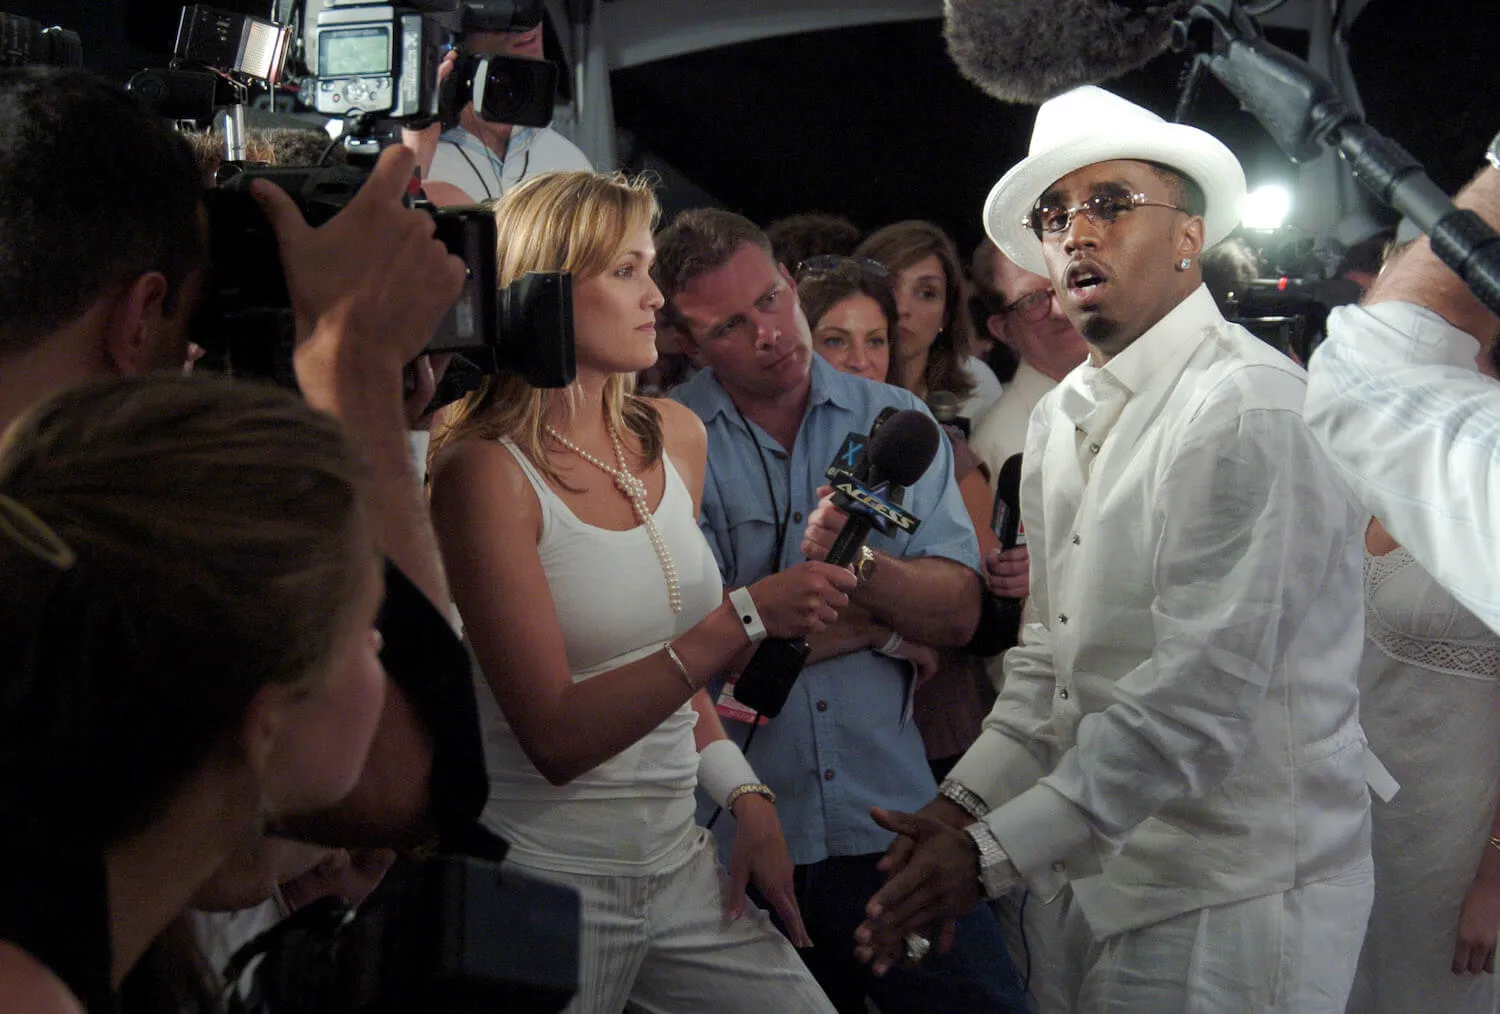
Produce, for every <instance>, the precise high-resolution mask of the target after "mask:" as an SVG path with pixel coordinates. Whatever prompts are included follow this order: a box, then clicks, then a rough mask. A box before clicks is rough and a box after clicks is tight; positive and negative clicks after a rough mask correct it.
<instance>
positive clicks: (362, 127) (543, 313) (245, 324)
mask: <svg viewBox="0 0 1500 1014" xmlns="http://www.w3.org/2000/svg"><path fill="white" fill-rule="evenodd" d="M302 6H303V5H302V4H300V3H294V4H291V5H289V15H290V17H291V19H292V20H293V21H296V20H297V19H299V18H300V17H301V13H300V9H301V8H302ZM458 11H459V8H458V5H457V3H456V0H428V3H427V5H426V7H425V8H422V9H418V8H416V7H409V8H405V7H403V8H397V7H392V6H391V5H389V4H371V3H363V2H361V3H353V2H350V0H334V2H333V3H331V4H329V5H328V6H327V7H325V8H324V9H322V10H321V11H320V12H319V13H318V17H317V27H316V28H315V29H314V31H313V35H312V39H313V45H314V47H315V51H316V52H317V55H318V59H319V61H320V64H319V67H318V69H319V72H320V73H319V75H318V76H314V77H313V78H312V79H311V81H312V82H313V84H312V85H311V87H310V89H309V88H308V87H304V94H305V95H306V94H312V95H313V97H314V98H315V99H316V98H318V97H320V96H321V97H324V98H326V99H327V101H328V102H329V103H331V106H330V107H329V108H322V107H319V111H321V112H324V113H328V112H330V111H332V112H338V113H341V114H343V115H346V116H347V117H348V123H347V124H346V130H345V134H344V138H343V139H342V140H341V142H340V143H343V144H344V145H345V148H346V151H347V159H348V163H349V164H347V165H319V166H283V167H266V166H250V165H246V164H245V163H244V161H243V159H244V119H243V117H244V108H245V101H246V97H247V95H248V93H249V91H250V89H251V88H252V87H255V86H257V85H260V86H264V87H267V88H270V87H274V86H275V85H276V83H277V82H278V81H280V80H281V79H282V77H283V75H284V72H285V68H286V63H287V59H288V54H289V52H290V50H291V41H292V38H293V36H294V35H295V34H296V33H295V32H294V31H293V30H292V29H290V28H288V27H284V26H283V25H281V24H278V23H277V22H273V21H269V20H266V19H264V18H253V17H249V16H247V15H244V14H239V13H235V12H230V11H223V10H218V9H215V8H210V7H204V6H197V5H195V6H189V7H185V8H183V11H182V16H181V19H180V21H179V24H178V30H177V42H176V46H175V48H174V59H173V66H172V67H171V68H168V69H165V70H146V71H142V72H141V73H139V74H137V75H136V76H135V78H133V79H132V81H131V88H132V90H133V91H136V92H137V93H138V94H142V95H145V96H155V97H157V98H158V100H159V101H158V102H156V103H155V108H156V109H157V111H158V112H160V113H161V114H162V115H164V116H168V117H170V118H173V119H191V120H195V121H203V120H207V119H208V118H209V117H211V116H212V115H213V112H214V110H215V108H220V107H225V108H227V109H228V113H229V115H228V117H227V121H226V126H227V130H226V134H227V136H226V148H227V151H226V163H225V168H224V169H223V170H221V178H220V185H219V186H218V187H217V188H215V189H214V190H212V191H210V192H209V194H208V195H207V197H206V201H207V204H208V212H209V216H208V217H209V235H210V242H211V245H212V254H213V265H214V272H213V277H212V280H211V282H210V285H209V290H208V298H207V299H206V300H205V301H204V306H203V309H202V311H201V312H200V314H199V317H198V319H197V321H195V324H194V329H193V338H194V341H195V342H197V344H199V345H200V346H202V347H203V348H204V349H205V350H206V353H207V354H206V356H205V357H204V359H203V360H201V365H202V367H203V368H205V369H215V370H219V371H222V372H226V373H231V374H233V375H235V376H242V377H255V378H260V379H270V380H274V381H276V382H278V383H282V384H285V385H288V386H294V384H295V380H294V377H293V373H292V360H291V353H292V345H293V340H294V334H293V322H292V318H291V311H290V305H289V300H288V296H287V292H286V280H285V278H284V276H283V275H282V273H281V268H280V258H279V256H278V251H277V247H276V237H275V234H274V233H273V232H272V230H271V227H270V223H269V222H268V221H267V220H266V218H265V216H264V214H263V213H262V212H261V210H260V207H259V205H257V204H256V203H255V202H254V199H253V198H252V197H251V196H250V193H249V187H250V184H251V182H252V181H254V180H256V179H267V180H269V181H270V182H272V183H275V184H276V185H278V186H280V187H281V188H282V189H283V190H285V191H286V192H287V193H288V194H289V195H290V196H291V197H292V199H293V200H294V201H296V203H297V205H298V207H299V208H300V209H301V210H302V213H303V215H304V217H306V218H307V220H308V222H309V223H310V224H312V225H315V226H316V225H321V224H322V223H324V222H326V221H327V220H328V219H330V218H332V217H333V216H334V215H336V214H337V213H338V212H339V211H340V210H341V209H342V208H343V207H344V206H345V205H347V204H348V203H349V201H350V199H352V198H353V196H354V194H355V193H356V192H357V191H358V190H359V188H360V186H361V185H362V184H363V183H364V181H365V179H366V178H367V176H368V168H369V167H370V166H372V165H373V164H374V161H375V158H376V156H377V155H378V151H379V148H380V147H381V145H382V142H383V141H385V140H390V139H393V138H394V134H395V131H396V129H397V127H398V126H399V124H400V123H401V122H402V121H403V120H404V119H406V120H409V119H413V118H416V119H421V118H424V117H426V116H429V115H430V114H431V113H433V112H434V111H435V110H436V95H437V89H436V76H437V65H436V62H435V57H434V53H436V52H437V51H438V49H439V48H440V47H441V45H443V44H445V43H446V41H447V40H448V38H449V30H448V27H447V26H448V24H449V23H450V22H452V21H453V20H454V19H456V18H457V17H458ZM377 51H378V55H379V59H375V57H374V56H373V55H372V54H377ZM520 62H523V63H529V62H531V61H520ZM192 68H196V69H192ZM356 71H357V73H356ZM346 72H347V73H346ZM367 72H368V73H367ZM325 86H326V87H325ZM475 87H476V88H477V87H479V85H477V84H476V85H475ZM548 102H549V104H550V93H549V97H548ZM549 109H550V106H549ZM332 149H333V145H332V144H330V146H329V151H328V152H327V154H329V155H331V154H332ZM325 160H326V155H325ZM423 207H424V210H426V211H428V213H429V214H431V215H432V216H433V219H434V220H435V222H436V224H437V237H438V238H439V239H441V240H442V241H443V243H444V244H445V245H446V246H447V247H448V250H449V252H451V253H453V254H454V255H455V256H457V257H458V258H459V259H460V260H462V261H463V262H464V264H465V265H466V267H467V269H468V276H467V278H466V280H465V282H464V287H463V291H462V293H461V294H460V296H459V298H458V301H457V302H456V303H455V304H454V306H453V308H452V309H451V310H450V311H449V312H448V314H447V316H446V317H445V318H444V319H443V322H442V323H441V324H440V325H439V327H438V330H437V333H436V334H435V335H434V337H433V340H432V341H431V342H430V343H429V345H428V347H427V351H428V352H435V353H436V352H455V353H461V354H462V370H461V373H462V374H463V375H464V376H466V377H467V378H468V382H469V383H470V384H473V379H472V376H473V374H474V373H476V372H477V373H481V374H482V373H493V372H495V371H497V370H500V369H506V370H511V371H514V372H517V373H519V374H521V375H522V376H523V377H525V378H526V379H527V380H528V381H529V382H530V383H532V384H533V385H535V386H537V387H564V386H566V385H567V384H569V383H571V382H572V379H573V375H574V372H575V365H574V356H573V305H572V282H571V279H570V278H569V277H568V276H567V275H564V274H560V273H533V274H528V275H526V276H524V277H522V278H520V279H517V280H516V281H515V282H514V283H513V284H511V285H510V286H509V287H508V288H507V289H506V290H505V291H504V292H498V291H497V288H498V285H497V279H496V248H497V240H496V235H495V225H494V219H493V217H492V216H491V215H489V214H488V213H485V212H482V211H478V210H475V209H438V208H435V207H432V206H431V205H424V206H423ZM443 403H444V402H443V401H442V400H436V399H435V400H434V402H433V404H434V407H436V406H438V405H441V404H443Z"/></svg>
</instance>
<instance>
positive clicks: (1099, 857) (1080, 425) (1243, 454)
mask: <svg viewBox="0 0 1500 1014" xmlns="http://www.w3.org/2000/svg"><path fill="white" fill-rule="evenodd" d="M1304 387H1305V384H1304V374H1303V373H1302V371H1301V370H1300V369H1298V367H1297V366H1296V365H1294V364H1293V363H1292V362H1291V361H1290V360H1288V359H1286V358H1285V357H1284V356H1282V355H1280V354H1279V353H1277V352H1275V351H1274V350H1272V349H1271V348H1270V347H1269V346H1267V345H1265V344H1263V343H1262V342H1260V341H1258V340H1257V339H1256V338H1255V337H1253V336H1252V335H1250V334H1249V332H1247V331H1245V330H1244V329H1243V328H1240V327H1237V326H1235V325H1231V324H1229V323H1227V322H1226V321H1225V320H1224V319H1223V318H1222V317H1221V316H1220V315H1219V312H1218V310H1217V309H1216V308H1215V306H1214V302H1213V299H1212V297H1211V296H1210V295H1209V293H1208V290H1207V289H1206V288H1199V289H1198V290H1197V291H1196V292H1194V293H1193V294H1192V295H1190V296H1189V297H1188V298H1187V299H1185V300H1184V301H1183V302H1182V303H1180V304H1179V305H1178V306H1177V307H1176V308H1175V309H1173V310H1172V312H1170V313H1169V314H1168V315H1167V316H1166V317H1164V318H1163V319H1162V320H1161V321H1160V322H1159V323H1158V324H1157V325H1156V326H1155V327H1153V328H1152V329H1151V330H1150V331H1148V332H1147V333H1146V334H1145V335H1143V336H1142V337H1141V338H1140V339H1138V340H1137V341H1136V342H1135V343H1133V344H1132V345H1131V346H1130V347H1129V348H1128V349H1126V350H1125V351H1124V352H1123V353H1121V354H1120V355H1119V356H1116V357H1115V358H1114V359H1113V360H1111V361H1110V362H1109V363H1108V364H1106V365H1105V366H1103V367H1102V368H1095V367H1092V366H1090V365H1088V364H1087V363H1085V364H1084V365H1082V366H1080V367H1079V368H1078V369H1076V370H1074V371H1073V372H1072V373H1071V374H1069V375H1068V377H1067V378H1065V379H1064V380H1063V382H1062V383H1061V384H1060V385H1059V386H1058V387H1057V389H1055V390H1054V391H1053V392H1052V393H1050V394H1049V395H1047V397H1046V398H1044V399H1043V400H1042V402H1041V403H1040V404H1039V405H1038V406H1037V410H1036V412H1035V414H1034V415H1033V417H1032V421H1031V426H1030V430H1029V433H1028V437H1027V443H1026V450H1025V459H1024V460H1025V465H1024V469H1023V472H1022V484H1021V513H1022V517H1023V520H1024V523H1025V525H1026V531H1027V535H1028V541H1029V544H1030V546H1031V552H1032V556H1031V564H1032V565H1031V595H1032V598H1033V600H1034V601H1035V603H1036V605H1037V609H1038V614H1039V615H1040V616H1041V617H1042V620H1041V622H1039V623H1033V624H1030V625H1028V626H1027V627H1026V629H1025V631H1024V633H1023V637H1022V643H1021V644H1020V645H1019V646H1018V647H1016V648H1013V649H1011V651H1010V652H1009V654H1008V655H1007V657H1006V664H1005V670H1006V673H1005V676H1006V684H1005V690H1004V693H1003V694H1002V695H1001V697H1000V699H999V700H998V701H997V702H996V704H995V707H994V710H993V711H992V712H991V714H990V715H989V717H988V718H987V719H986V721H985V727H984V731H983V733H982V734H981V736H980V739H979V741H978V742H977V743H976V744H975V745H974V747H973V748H971V749H970V750H969V752H968V753H967V754H966V755H965V756H964V758H963V760H962V761H960V762H959V764H958V766H957V767H956V768H955V769H954V771H953V773H952V777H953V778H954V779H956V780H957V781H958V782H960V783H961V784H962V785H964V786H965V787H967V788H969V789H970V790H971V791H974V792H976V793H978V795H979V796H980V797H981V798H982V799H984V800H985V801H986V803H988V805H989V806H991V807H992V808H993V809H992V810H991V812H990V813H989V815H988V816H987V817H986V818H985V820H986V821H987V823H988V824H989V825H990V827H991V829H992V830H993V831H994V832H995V835H996V837H997V838H998V839H999V841H1000V843H1001V844H1002V846H1004V848H1005V850H1006V852H1007V853H1008V854H1009V856H1010V858H1011V859H1012V861H1013V862H1014V863H1015V865H1016V867H1017V869H1018V870H1019V871H1020V873H1021V875H1022V877H1023V878H1024V879H1025V880H1026V882H1027V884H1028V886H1029V887H1030V888H1031V889H1032V890H1033V891H1035V892H1036V893H1037V894H1038V895H1039V896H1040V897H1041V898H1042V899H1043V900H1047V899H1050V898H1051V897H1053V896H1054V895H1056V894H1057V892H1058V891H1060V890H1061V889H1062V887H1063V886H1064V884H1065V883H1071V886H1072V888H1073V893H1074V896H1075V897H1076V898H1077V900H1078V903H1079V904H1080V905H1082V907H1083V912H1084V914H1085V915H1086V917H1087V918H1088V922H1089V925H1090V927H1091V928H1092V930H1093V932H1094V934H1095V935H1096V936H1098V937H1104V936H1109V935H1113V934H1116V933H1120V932H1123V931H1125V930H1129V929H1134V928H1137V927H1141V926H1146V925H1150V924H1152V923H1155V922H1158V921H1160V920H1163V919H1166V918H1170V917H1172V916H1174V915H1179V914H1182V913H1184V912H1189V911H1193V910H1196V909H1199V908H1204V907H1207V906H1211V905H1222V904H1228V903H1231V902H1236V901H1242V900H1246V899H1250V898H1255V897H1259V896H1262V895H1267V894H1272V893H1277V892H1281V891H1285V890H1288V889H1290V888H1293V887H1296V886H1299V885H1302V884H1306V883H1311V882H1315V881H1318V880H1320V879H1324V878H1327V877H1330V876H1332V875H1334V874H1336V873H1339V872H1341V871H1343V870H1345V869H1347V868H1349V867H1350V866H1351V865H1353V864H1356V863H1359V862H1367V861H1368V857H1369V851H1370V845H1369V808H1370V804H1369V794H1368V792H1367V790H1366V787H1365V769H1366V767H1365V766H1366V748H1365V739H1364V734H1363V732H1362V731H1361V729H1360V726H1359V717H1358V710H1359V709H1358V702H1359V698H1358V691H1357V689H1356V678H1357V673H1358V669H1359V660H1360V653H1361V651H1362V648H1363V643H1364V611H1363V597H1362V592H1361V580H1360V568H1361V564H1362V550H1363V546H1362V535H1363V531H1364V517H1363V516H1362V515H1361V514H1359V513H1358V512H1357V511H1356V510H1355V508H1354V507H1353V506H1352V505H1350V504H1349V503H1348V501H1347V500H1346V498H1345V496H1344V494H1343V491H1342V488H1341V487H1340V486H1339V485H1338V483H1337V481H1336V479H1335V478H1334V475H1333V471H1332V467H1331V466H1330V465H1329V464H1328V463H1327V461H1326V460H1325V459H1324V457H1323V454H1322V452H1321V451H1320V449H1319V448H1318V447H1317V445H1316V443H1315V442H1314V441H1313V439H1312V436H1311V434H1309V433H1308V431H1307V428H1306V426H1305V425H1304V423H1303V421H1302V417H1301V409H1302V401H1303V395H1304Z"/></svg>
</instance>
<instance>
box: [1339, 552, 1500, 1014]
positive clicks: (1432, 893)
mask: <svg viewBox="0 0 1500 1014" xmlns="http://www.w3.org/2000/svg"><path fill="white" fill-rule="evenodd" d="M1365 608H1366V620H1365V623H1366V633H1365V654H1364V660H1363V662H1362V665H1361V671H1360V691H1361V698H1360V717H1361V719H1362V721H1363V723H1364V726H1365V731H1366V733H1367V734H1368V736H1369V739H1370V746H1371V748H1372V749H1373V750H1374V752H1375V754H1376V756H1378V757H1379V758H1380V759H1381V760H1382V761H1383V762H1384V763H1385V765H1386V767H1387V768H1389V769H1390V772H1391V774H1392V775H1393V776H1395V779H1396V781H1398V782H1399V783H1400V784H1401V791H1400V792H1399V793H1397V795H1396V797H1395V798H1394V799H1393V800H1391V801H1390V802H1389V803H1383V802H1381V801H1380V800H1379V799H1376V800H1375V801H1374V809H1373V842H1372V851H1373V852H1374V857H1375V907H1374V909H1373V910H1372V911H1371V913H1370V927H1369V930H1368V932H1367V934H1366V936H1365V946H1364V951H1363V953H1362V954H1361V955H1360V960H1359V973H1358V975H1357V976H1356V978H1355V982H1354V991H1353V993H1352V994H1351V996H1350V1000H1349V1007H1348V1010H1349V1011H1350V1012H1361V1014H1363V1012H1389V1014H1398V1012H1399V1014H1468V1012H1481V1011H1483V1012H1486V1014H1490V1012H1495V1011H1500V1006H1497V1004H1496V996H1497V992H1500V991H1497V989H1496V982H1495V977H1494V976H1492V975H1479V976H1464V977H1459V976H1456V975H1454V974H1453V973H1452V972H1451V971H1450V966H1451V964H1452V961H1453V944H1454V939H1455V935H1456V932H1457V929H1458V915H1459V910H1460V908H1461V907H1462V906H1463V900H1464V894H1465V893H1466V892H1467V891H1468V889H1469V884H1470V883H1471V882H1472V880H1473V877H1474V870H1475V868H1476V867H1477V866H1478V863H1479V858H1480V856H1481V855H1482V853H1483V851H1484V849H1486V848H1488V847H1489V845H1488V841H1489V836H1490V824H1491V821H1492V820H1493V819H1494V814H1495V804H1496V800H1497V798H1500V637H1497V636H1496V635H1495V634H1494V633H1493V632H1492V631H1491V630H1490V629H1489V628H1488V627H1486V626H1485V625H1484V624H1483V623H1481V622H1480V621H1479V620H1478V619H1476V618H1475V617H1474V616H1473V615H1471V614H1470V613H1469V612H1468V611H1467V610H1465V609H1464V608H1463V607H1462V606H1460V605H1459V604H1458V603H1457V602H1455V601H1454V600H1453V598H1452V597H1451V596H1450V595H1449V594H1448V593H1447V592H1445V591H1444V590H1443V589H1442V588H1440V587H1439V586H1438V584H1437V582H1436V581H1434V580H1433V579H1432V577H1431V576H1430V575H1429V574H1428V573H1427V572H1426V571H1425V570H1423V569H1422V567H1420V566H1419V565H1418V564H1417V562H1416V561H1415V560H1413V559H1412V556H1411V554H1410V553H1408V552H1407V551H1406V550H1405V549H1399V548H1398V549H1396V550H1395V551H1394V552H1391V553H1389V554H1387V555H1385V556H1369V555H1367V556H1366V557H1365Z"/></svg>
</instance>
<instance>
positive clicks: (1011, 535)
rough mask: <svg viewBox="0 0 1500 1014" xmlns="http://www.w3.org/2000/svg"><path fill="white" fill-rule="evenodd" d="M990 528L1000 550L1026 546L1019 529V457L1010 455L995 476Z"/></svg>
mask: <svg viewBox="0 0 1500 1014" xmlns="http://www.w3.org/2000/svg"><path fill="white" fill-rule="evenodd" d="M990 527H991V528H992V529H993V530H994V532H995V538H997V539H999V540H1000V548H1001V549H1014V548H1015V547H1017V546H1024V545H1025V544H1026V533H1025V531H1024V530H1022V528H1021V455H1020V454H1019V453H1016V454H1012V455H1011V456H1010V457H1008V458H1006V459H1005V463H1004V464H1003V465H1001V466H1000V473H999V474H998V475H997V476H995V510H994V513H992V514H991V515H990Z"/></svg>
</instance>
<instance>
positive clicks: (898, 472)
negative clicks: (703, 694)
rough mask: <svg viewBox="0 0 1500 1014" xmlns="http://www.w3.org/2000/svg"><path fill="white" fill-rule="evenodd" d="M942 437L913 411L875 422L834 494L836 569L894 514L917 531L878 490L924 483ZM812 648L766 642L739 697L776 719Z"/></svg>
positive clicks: (832, 556) (832, 553) (799, 641)
mask: <svg viewBox="0 0 1500 1014" xmlns="http://www.w3.org/2000/svg"><path fill="white" fill-rule="evenodd" d="M941 436H942V435H941V433H939V432H938V428H937V424H936V423H934V422H933V421H932V420H931V419H930V418H928V416H927V415H926V414H924V413H922V412H919V411H917V410H915V409H905V410H903V411H900V412H897V413H895V414H894V415H892V416H890V417H889V418H888V419H886V420H885V421H884V423H883V424H882V422H881V420H877V421H876V429H875V430H874V432H873V433H872V435H871V437H870V443H869V446H868V447H866V448H865V457H864V460H863V461H862V462H861V464H860V465H859V466H857V468H856V470H855V472H846V473H844V474H845V475H846V476H848V478H847V479H846V480H845V481H844V482H842V483H838V482H836V485H840V486H845V487H847V490H845V489H841V490H840V492H838V493H835V494H834V503H835V504H837V505H838V506H839V508H840V509H843V510H846V511H847V512H848V514H849V519H848V521H846V522H845V524H844V529H843V531H841V532H840V533H839V537H838V538H837V539H836V540H834V543H833V547H832V548H831V549H830V550H829V551H828V562H829V563H831V564H833V565H834V566H836V567H847V566H848V565H849V564H851V563H853V562H854V560H855V558H856V557H857V556H858V555H859V550H860V547H862V546H863V545H864V544H865V539H866V538H868V537H869V534H870V531H871V529H873V528H875V527H877V526H882V525H884V524H885V523H886V522H888V521H890V520H891V519H892V518H893V517H894V516H895V515H905V517H906V518H908V519H910V522H911V524H910V526H909V527H908V528H907V530H908V531H909V530H912V529H914V528H915V527H916V524H917V523H919V522H916V519H915V518H911V516H910V515H909V514H905V512H904V511H901V510H900V509H899V508H895V507H891V506H890V505H889V503H888V498H887V499H882V498H881V497H879V496H878V495H876V493H875V491H878V490H879V489H880V488H881V487H882V486H885V485H887V484H888V485H889V486H891V487H898V486H910V485H911V484H912V483H914V482H916V481H917V480H918V479H920V478H921V477H922V473H924V472H926V471H927V468H928V466H929V465H931V464H932V459H933V458H934V457H936V455H937V449H938V440H939V439H941ZM835 464H837V462H835ZM859 471H863V472H864V476H863V481H858V478H857V473H858V472H859ZM862 487H867V488H862ZM871 501H873V503H872V502H871ZM882 508H883V509H882ZM898 523H899V522H898ZM903 527H905V526H903ZM809 650H810V649H809V648H808V645H807V641H806V640H805V639H803V638H800V637H799V638H796V639H792V640H788V639H786V638H780V637H768V638H766V639H765V640H764V641H762V642H761V644H760V647H758V648H756V649H755V654H754V655H753V656H751V658H750V663H749V664H748V665H747V666H745V671H744V672H742V673H741V674H740V678H739V680H738V682H736V683H735V685H734V696H735V698H736V699H737V700H739V701H740V703H742V704H744V705H746V706H747V707H751V708H754V709H755V710H756V711H757V712H759V713H760V714H762V715H765V716H767V717H769V718H775V717H776V716H777V715H779V714H781V709H782V708H783V707H784V706H785V705H786V699H787V695H788V694H790V693H791V691H792V685H793V684H794V683H796V682H797V677H798V676H800V675H801V674H802V667H803V666H804V665H806V664H807V656H808V652H809Z"/></svg>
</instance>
